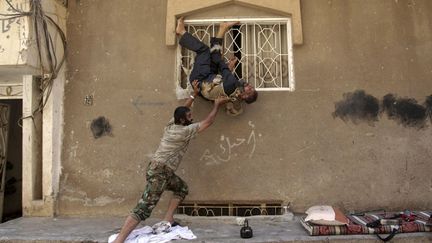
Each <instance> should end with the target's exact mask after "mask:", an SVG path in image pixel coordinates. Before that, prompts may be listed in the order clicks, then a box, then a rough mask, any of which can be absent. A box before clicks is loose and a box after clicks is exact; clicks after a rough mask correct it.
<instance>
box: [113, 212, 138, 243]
mask: <svg viewBox="0 0 432 243" xmlns="http://www.w3.org/2000/svg"><path fill="white" fill-rule="evenodd" d="M139 222H140V221H138V220H136V219H135V218H134V217H132V216H130V215H129V216H128V217H127V218H126V221H125V222H124V224H123V227H122V229H121V231H120V233H119V235H118V236H117V238H116V239H115V240H114V241H113V243H123V242H124V241H125V240H126V238H127V237H128V236H129V234H130V232H132V230H134V229H135V228H136V227H137V225H138V224H139Z"/></svg>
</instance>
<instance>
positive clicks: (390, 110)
mask: <svg viewBox="0 0 432 243" xmlns="http://www.w3.org/2000/svg"><path fill="white" fill-rule="evenodd" d="M381 113H385V114H387V116H388V118H389V119H390V120H394V121H396V122H397V123H398V124H400V125H402V126H404V127H412V128H417V129H421V128H424V127H426V121H427V118H428V117H429V118H430V119H431V120H432V95H430V96H427V97H426V101H425V103H424V105H420V104H418V103H417V101H416V100H415V99H412V98H400V97H397V96H396V95H394V94H387V95H385V96H384V97H383V99H382V102H379V100H378V99H377V98H375V97H374V96H372V95H369V94H367V93H366V92H365V91H364V90H356V91H354V92H350V93H345V94H343V100H341V101H339V102H336V103H335V111H334V112H333V114H332V115H333V118H335V117H339V118H340V119H342V120H343V121H345V122H347V121H349V120H351V121H352V122H353V123H354V124H357V123H358V122H359V121H363V122H368V123H369V124H370V125H372V126H373V125H374V122H375V121H378V118H379V116H380V114H381Z"/></svg>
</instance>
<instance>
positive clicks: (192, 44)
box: [176, 18, 258, 116]
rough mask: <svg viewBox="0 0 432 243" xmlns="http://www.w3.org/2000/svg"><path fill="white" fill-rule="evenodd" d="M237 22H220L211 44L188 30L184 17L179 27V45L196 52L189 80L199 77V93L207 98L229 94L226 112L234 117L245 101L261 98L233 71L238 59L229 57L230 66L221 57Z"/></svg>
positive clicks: (212, 98) (249, 101)
mask: <svg viewBox="0 0 432 243" xmlns="http://www.w3.org/2000/svg"><path fill="white" fill-rule="evenodd" d="M236 24H238V22H223V23H221V24H220V25H219V30H218V33H217V35H216V37H212V38H211V39H210V47H208V46H207V45H206V44H204V43H203V42H201V41H200V40H198V39H197V38H195V37H194V36H192V35H191V34H190V33H188V32H187V31H186V29H185V26H184V21H183V18H180V19H179V20H178V23H177V29H176V33H177V34H178V35H179V36H180V41H179V44H180V45H181V46H183V47H184V48H186V49H189V50H191V51H194V52H195V53H196V57H195V62H194V66H193V68H192V71H191V74H190V77H189V81H190V82H193V81H195V80H198V82H199V86H200V89H201V91H200V93H201V95H202V96H203V97H204V98H205V99H207V100H215V99H216V98H217V97H220V96H225V97H229V99H230V102H228V103H227V107H226V108H227V114H228V115H234V116H235V115H238V114H240V113H242V111H243V109H242V106H241V103H242V102H243V101H244V102H246V103H247V104H250V103H253V102H255V101H256V99H257V97H258V93H257V91H256V90H255V88H254V87H253V86H252V85H250V84H249V83H246V82H245V81H244V80H241V79H240V80H239V79H238V78H237V77H235V76H234V75H233V74H232V69H233V68H234V67H233V66H234V65H233V64H235V61H236V60H235V59H232V60H230V63H229V65H230V66H231V67H230V66H229V65H227V64H226V63H225V62H224V60H223V58H222V42H223V38H224V36H225V33H226V32H227V31H228V30H229V29H230V28H231V27H232V26H234V25H236Z"/></svg>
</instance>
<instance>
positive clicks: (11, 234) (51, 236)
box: [0, 216, 432, 243]
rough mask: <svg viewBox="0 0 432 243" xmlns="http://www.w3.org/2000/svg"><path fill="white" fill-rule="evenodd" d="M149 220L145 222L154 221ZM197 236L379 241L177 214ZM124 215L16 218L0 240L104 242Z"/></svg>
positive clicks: (284, 223) (268, 220)
mask: <svg viewBox="0 0 432 243" xmlns="http://www.w3.org/2000/svg"><path fill="white" fill-rule="evenodd" d="M156 221H157V219H150V220H148V221H146V224H153V223H155V222H156ZM179 221H180V223H181V224H187V225H188V226H189V227H190V228H191V229H192V231H193V232H194V234H195V235H196V236H197V237H198V238H197V240H194V241H175V242H176V243H182V242H183V243H184V242H208V243H210V242H211V243H213V242H232V243H234V242H305V243H306V242H313V243H316V242H350V243H354V242H362V243H363V242H368V243H369V242H379V241H378V240H377V238H376V237H375V236H373V235H355V236H331V237H316V236H314V237H311V236H308V234H307V233H306V231H305V230H304V229H303V228H302V226H301V225H300V223H299V222H298V220H297V219H294V220H285V219H284V218H275V217H259V216H258V217H252V218H250V219H249V222H250V226H251V227H252V228H253V231H254V237H253V238H252V239H248V240H243V239H241V238H240V234H239V232H240V228H241V227H240V226H238V225H237V224H236V220H235V218H232V217H231V218H230V217H218V218H211V219H209V218H196V217H194V218H191V217H180V220H179ZM122 223H123V218H85V219H84V218H63V217H62V218H36V217H33V218H19V219H16V220H12V221H8V222H6V223H3V224H0V243H9V242H14V243H24V242H37V243H42V242H44V243H60V242H61V243H63V242H107V239H108V237H109V236H110V235H111V234H114V233H117V232H118V230H119V227H120V226H121V224H122ZM391 242H404V243H411V242H432V233H414V234H399V235H397V236H396V237H395V238H394V240H392V241H391Z"/></svg>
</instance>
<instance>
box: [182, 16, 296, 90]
mask: <svg viewBox="0 0 432 243" xmlns="http://www.w3.org/2000/svg"><path fill="white" fill-rule="evenodd" d="M224 21H238V22H240V24H250V23H258V24H260V25H270V24H280V25H281V26H282V25H283V26H286V35H287V36H286V42H287V43H286V50H287V54H285V55H287V62H288V63H287V68H288V87H286V86H285V87H268V88H259V87H258V88H256V90H258V91H294V90H295V76H294V57H293V40H292V19H291V18H290V17H284V18H220V19H218V18H216V19H188V20H185V25H186V26H187V25H189V24H192V25H208V26H210V25H214V24H218V23H220V22H224ZM280 34H281V33H280ZM281 42H282V41H281ZM281 42H280V45H282V44H284V43H281ZM182 57H183V56H182V47H181V46H180V45H177V52H176V77H175V79H176V83H177V85H179V86H181V82H183V81H182V80H181V78H182V75H181V74H182ZM278 77H280V76H278ZM253 83H254V86H256V81H253ZM186 85H187V86H188V87H189V82H187V84H186Z"/></svg>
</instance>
